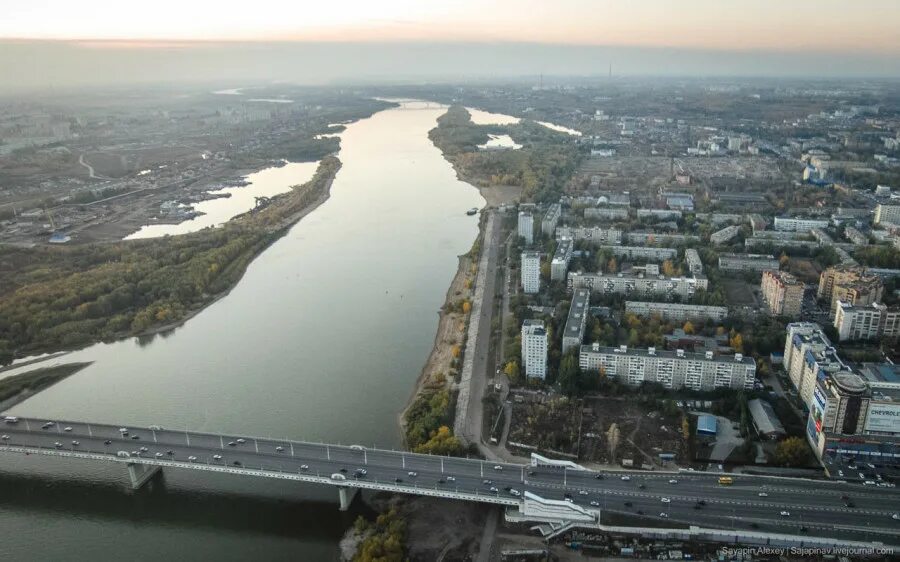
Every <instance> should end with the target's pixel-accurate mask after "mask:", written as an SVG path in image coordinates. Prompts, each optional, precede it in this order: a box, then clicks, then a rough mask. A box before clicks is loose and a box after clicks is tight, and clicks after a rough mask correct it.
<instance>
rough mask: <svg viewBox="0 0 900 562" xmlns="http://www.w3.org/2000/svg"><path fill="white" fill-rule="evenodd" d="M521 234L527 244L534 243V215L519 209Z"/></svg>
mask: <svg viewBox="0 0 900 562" xmlns="http://www.w3.org/2000/svg"><path fill="white" fill-rule="evenodd" d="M519 236H521V237H522V238H524V239H525V243H526V244H532V243H534V215H532V214H531V213H526V212H525V211H519Z"/></svg>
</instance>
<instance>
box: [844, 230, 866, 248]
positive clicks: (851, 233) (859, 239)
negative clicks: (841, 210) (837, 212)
mask: <svg viewBox="0 0 900 562" xmlns="http://www.w3.org/2000/svg"><path fill="white" fill-rule="evenodd" d="M844 236H846V237H847V240H849V241H851V242H853V243H854V244H856V245H857V246H865V245H867V244H868V243H869V237H868V236H866V235H865V234H863V233H862V232H860V231H859V230H858V229H856V228H853V227H852V226H846V227H844Z"/></svg>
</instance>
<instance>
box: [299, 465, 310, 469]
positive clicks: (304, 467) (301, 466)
mask: <svg viewBox="0 0 900 562" xmlns="http://www.w3.org/2000/svg"><path fill="white" fill-rule="evenodd" d="M300 470H309V465H308V464H301V465H300Z"/></svg>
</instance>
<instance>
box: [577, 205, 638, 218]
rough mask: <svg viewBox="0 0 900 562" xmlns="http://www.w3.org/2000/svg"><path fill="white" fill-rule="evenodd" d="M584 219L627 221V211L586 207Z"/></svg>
mask: <svg viewBox="0 0 900 562" xmlns="http://www.w3.org/2000/svg"><path fill="white" fill-rule="evenodd" d="M584 218H585V219H597V220H616V219H627V218H628V209H612V208H609V207H587V208H586V209H585V210H584Z"/></svg>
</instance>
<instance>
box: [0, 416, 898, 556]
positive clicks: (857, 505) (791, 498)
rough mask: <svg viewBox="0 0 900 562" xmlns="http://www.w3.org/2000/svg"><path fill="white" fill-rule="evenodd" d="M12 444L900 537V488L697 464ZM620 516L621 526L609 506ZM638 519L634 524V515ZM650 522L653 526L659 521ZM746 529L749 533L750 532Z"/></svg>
mask: <svg viewBox="0 0 900 562" xmlns="http://www.w3.org/2000/svg"><path fill="white" fill-rule="evenodd" d="M0 452H6V453H19V454H25V455H47V456H56V457H68V458H76V459H86V460H94V461H104V462H117V463H121V464H122V465H123V466H124V467H126V468H127V472H128V474H129V480H130V483H131V486H132V487H133V488H135V489H137V488H139V487H141V486H142V485H144V484H145V483H146V482H148V481H150V480H152V479H153V478H154V476H155V475H156V474H157V473H158V472H159V471H160V470H161V469H162V468H170V469H185V470H202V471H209V472H219V473H230V474H235V475H241V476H255V477H266V478H277V479H282V480H293V481H298V482H307V483H311V484H320V485H329V486H334V487H336V488H337V490H338V495H339V500H340V508H341V509H343V510H346V509H348V508H349V506H350V503H351V502H352V500H353V497H354V495H355V494H356V493H357V492H358V491H359V490H379V491H386V492H393V493H403V494H416V495H420V496H433V497H440V498H447V499H455V500H462V501H474V502H481V503H487V504H494V505H500V506H504V507H505V509H506V517H507V520H509V521H522V522H530V523H534V524H537V528H538V529H539V530H540V531H541V532H542V533H543V534H544V535H545V536H549V535H554V534H558V533H560V532H563V531H565V530H568V529H571V528H585V529H594V530H598V531H602V530H604V529H613V528H614V529H616V530H617V531H616V532H625V531H624V529H627V528H629V527H631V528H637V526H638V525H639V524H642V523H641V522H643V523H647V522H648V521H652V522H653V525H652V526H653V527H654V528H655V529H654V532H657V533H659V532H663V531H662V530H661V529H660V526H661V524H662V527H663V528H665V527H666V525H667V524H668V525H669V526H670V527H671V529H669V531H670V534H671V536H679V537H682V538H683V537H685V536H687V535H692V536H703V537H705V538H707V539H709V538H710V537H712V539H710V540H716V537H717V536H718V537H719V538H720V539H721V540H723V542H730V543H735V542H744V541H749V542H754V541H756V542H759V543H760V544H774V543H771V541H772V540H778V541H782V543H779V544H791V545H793V544H803V545H812V544H818V545H833V544H841V545H863V544H867V545H871V544H873V543H874V544H883V545H900V515H897V512H898V511H900V493H898V491H897V489H896V488H889V487H878V488H876V487H874V486H863V485H859V484H849V483H844V482H833V481H823V480H808V479H797V478H783V477H773V476H752V475H731V476H733V480H734V482H733V484H732V485H729V486H723V485H721V484H719V480H718V479H719V476H720V475H719V474H715V473H707V472H695V471H679V472H646V471H622V472H619V471H600V472H596V471H589V470H584V469H581V467H579V466H577V465H572V464H571V463H568V464H566V463H557V462H556V461H553V460H550V459H545V458H543V457H540V456H537V455H536V456H534V457H533V458H532V463H531V464H530V465H521V464H512V463H494V462H490V461H485V460H480V459H466V458H456V457H441V456H433V455H422V454H415V453H409V452H404V451H389V450H384V449H376V448H371V447H363V446H360V445H332V444H325V443H309V442H302V441H293V440H281V439H271V438H258V437H251V436H241V435H227V434H213V433H202V432H193V431H177V430H171V429H164V428H161V427H156V426H151V427H134V426H118V425H109V424H94V423H85V422H74V421H60V420H53V421H51V420H45V419H35V418H14V419H9V418H7V420H6V421H5V422H4V423H0ZM601 513H603V514H604V516H605V517H614V518H616V517H618V519H617V521H618V522H617V523H616V525H618V526H616V527H609V526H608V524H609V523H608V522H606V524H601V519H600V515H601ZM623 522H626V523H623ZM648 526H649V525H648ZM738 539H740V540H738Z"/></svg>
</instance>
